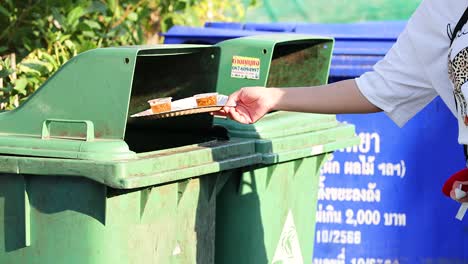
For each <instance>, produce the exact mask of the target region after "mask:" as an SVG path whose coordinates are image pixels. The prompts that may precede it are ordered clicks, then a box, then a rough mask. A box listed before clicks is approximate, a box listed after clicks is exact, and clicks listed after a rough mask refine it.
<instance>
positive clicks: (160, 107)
mask: <svg viewBox="0 0 468 264" xmlns="http://www.w3.org/2000/svg"><path fill="white" fill-rule="evenodd" d="M171 102H172V97H164V98H158V99H153V100H149V101H148V103H149V104H150V106H151V111H152V112H153V114H159V113H164V112H169V111H171Z"/></svg>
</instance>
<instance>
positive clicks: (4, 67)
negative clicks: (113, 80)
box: [0, 0, 255, 110]
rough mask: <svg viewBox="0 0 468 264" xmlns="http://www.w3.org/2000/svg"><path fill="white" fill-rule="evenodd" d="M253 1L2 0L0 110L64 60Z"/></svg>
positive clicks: (224, 17)
mask: <svg viewBox="0 0 468 264" xmlns="http://www.w3.org/2000/svg"><path fill="white" fill-rule="evenodd" d="M253 4H255V2H254V1H251V0H250V1H248V2H242V1H230V0H198V1H196V0H1V1H0V110H5V109H7V110H9V109H13V108H15V107H17V106H18V105H19V104H20V103H21V102H22V101H24V100H25V99H26V98H27V97H28V96H29V95H30V94H32V93H33V92H34V91H35V90H36V89H37V88H39V86H40V85H41V84H42V83H43V82H44V81H45V80H46V79H47V78H49V77H50V76H51V75H52V74H53V73H54V72H55V71H56V70H57V69H58V68H59V67H60V66H61V65H62V64H63V63H65V62H66V61H67V60H69V59H70V58H72V57H73V56H75V55H77V54H78V53H81V52H83V51H86V50H89V49H94V48H98V47H108V46H120V45H137V44H154V43H159V42H160V38H159V34H158V33H160V32H165V31H166V30H167V29H168V28H170V27H171V26H172V25H174V24H179V25H193V26H197V25H202V24H203V23H204V22H205V21H207V20H213V21H215V20H216V21H238V20H240V19H242V17H243V16H244V13H245V10H246V7H247V6H250V5H253Z"/></svg>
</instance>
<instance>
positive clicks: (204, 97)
mask: <svg viewBox="0 0 468 264" xmlns="http://www.w3.org/2000/svg"><path fill="white" fill-rule="evenodd" d="M193 97H194V98H195V100H196V102H197V106H198V107H207V106H216V105H217V104H218V93H204V94H196V95H194V96H193Z"/></svg>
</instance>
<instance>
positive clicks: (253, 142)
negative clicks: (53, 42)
mask: <svg viewBox="0 0 468 264" xmlns="http://www.w3.org/2000/svg"><path fill="white" fill-rule="evenodd" d="M238 41H239V42H237V43H236V42H226V43H224V44H220V45H219V46H200V45H162V46H154V47H121V48H106V49H96V50H92V51H89V52H85V53H83V54H80V55H79V56H77V57H75V58H73V59H72V60H70V61H69V62H68V63H67V64H66V65H64V66H63V67H62V68H61V69H60V70H59V71H58V72H57V73H56V74H55V75H54V76H52V77H51V78H50V79H49V80H48V81H47V82H46V83H45V84H44V85H43V86H42V87H41V88H40V89H39V90H38V91H37V92H36V93H35V94H34V95H33V96H31V97H30V98H29V99H28V100H27V101H26V102H24V103H23V104H22V105H21V106H20V107H19V108H17V109H16V110H13V111H9V112H2V113H0V215H1V219H3V221H0V235H2V236H3V239H0V263H9V264H16V263H19V264H24V263H28V264H36V263H37V264H45V263H47V264H49V263H67V264H68V263H70V264H74V263H80V264H81V263H89V264H95V263H115V264H120V263H122V264H123V263H125V264H127V263H203V264H205V263H208V264H209V263H214V262H215V258H216V260H218V261H217V262H218V263H249V261H250V263H263V261H270V262H271V261H276V260H277V259H281V258H280V257H275V256H276V255H277V254H276V253H275V252H280V253H281V252H283V251H277V250H276V248H275V249H272V248H273V247H276V245H275V246H271V245H273V244H277V243H278V241H276V240H278V239H279V238H280V237H281V239H282V240H284V239H283V238H284V237H285V236H283V235H281V232H282V230H283V229H284V228H283V227H284V226H287V227H289V226H291V224H290V223H291V222H292V223H293V225H294V226H295V227H297V230H298V231H299V232H301V234H298V237H299V238H298V239H299V242H300V246H301V253H302V254H303V256H307V255H309V254H310V252H311V248H312V244H311V243H310V245H309V242H310V241H311V238H310V233H311V232H312V231H313V226H314V222H313V218H310V217H307V216H313V212H314V210H315V208H314V204H313V196H314V195H313V193H314V185H315V184H316V181H317V180H316V178H317V177H316V175H317V173H318V172H317V171H318V168H319V165H320V163H321V161H323V160H324V156H325V153H328V152H331V151H333V150H335V149H337V148H339V147H343V146H345V145H350V144H353V143H355V142H356V141H357V140H356V137H355V136H354V130H353V127H352V126H350V125H341V124H339V123H338V122H336V120H335V118H334V116H326V115H308V114H298V113H283V112H277V113H272V114H270V115H269V116H267V117H266V118H265V119H264V120H262V121H261V122H259V123H258V124H256V125H250V126H243V125H239V124H235V123H233V122H230V121H228V120H218V119H216V120H214V118H213V117H212V116H210V115H207V114H201V115H190V116H179V117H174V118H166V119H154V118H152V117H140V118H132V117H131V115H132V114H134V113H139V112H140V111H142V110H144V109H146V108H148V104H147V100H149V99H153V98H159V97H168V96H170V97H173V98H174V99H179V98H184V97H187V96H191V95H193V94H197V93H205V92H213V91H218V92H221V93H224V94H229V93H230V92H232V91H234V90H235V89H238V88H239V87H242V86H247V85H266V84H267V85H269V86H276V85H278V86H280V85H281V86H285V85H290V86H292V85H299V84H301V82H302V81H304V80H307V83H302V85H313V84H318V83H321V82H324V80H326V78H327V75H328V66H329V63H330V54H331V48H332V40H330V39H326V38H314V37H310V36H308V37H303V36H299V35H297V36H286V35H281V36H264V37H258V38H255V37H254V38H250V39H249V38H245V39H239V40H238ZM234 56H235V57H234ZM294 65H296V66H297V67H296V68H295V69H297V70H295V71H291V72H289V73H288V72H287V70H288V69H293V66H294ZM302 67H308V68H309V69H311V70H309V71H306V70H305V69H302ZM299 68H300V69H301V70H299ZM268 73H270V76H269V77H268ZM272 73H274V74H272ZM228 133H229V134H230V135H231V138H230V139H229V137H228ZM293 179H295V180H294V181H293ZM249 181H250V182H249ZM225 184H226V185H225ZM223 186H224V187H223ZM283 187H284V188H283ZM249 188H250V189H249ZM259 188H263V189H264V191H263V189H262V190H260V189H259ZM234 189H235V190H239V191H241V192H240V194H243V195H238V194H239V193H238V192H236V191H234ZM295 191H303V192H308V194H307V195H310V197H311V201H310V203H307V202H306V199H307V198H306V195H305V194H302V195H300V196H298V195H297V194H294V195H292V194H291V193H292V192H295ZM247 197H253V198H248V199H249V200H247V201H246V202H245V203H244V202H243V200H242V199H245V198H247ZM255 197H256V198H255ZM279 197H283V198H284V199H283V198H282V199H280V198H279ZM278 199H279V200H280V201H282V202H283V203H282V204H278V206H275V203H277V201H278ZM260 202H261V204H260V206H259V203H260ZM307 204H310V210H309V208H304V210H299V209H298V208H299V207H301V209H302V207H305V206H307ZM230 210H232V211H230ZM290 215H291V216H290ZM305 215H306V216H305ZM242 216H244V221H241V220H242ZM267 216H268V217H267ZM266 219H269V220H266ZM289 219H292V220H289ZM257 220H261V222H259V221H257ZM270 220H271V221H270ZM285 223H288V224H287V225H285ZM248 225H249V226H248ZM306 225H309V226H308V227H305V226H306ZM249 228H250V229H251V230H253V231H255V232H253V233H249V232H248V231H249V230H250V229H249ZM288 230H289V229H288ZM246 232H247V233H249V236H244V235H242V234H246ZM236 233H238V234H236ZM283 233H284V232H283ZM302 233H303V234H302ZM278 234H279V235H278ZM302 235H304V237H302ZM249 239H250V240H252V241H248V240H249ZM236 241H237V242H238V243H242V245H239V244H237V247H236V250H237V249H242V252H241V253H242V254H248V255H243V256H236V255H235V254H234V253H235V252H234V251H232V250H233V249H229V248H228V247H229V245H232V243H235V242H236ZM284 241H286V242H285V243H288V241H289V240H287V239H286V240H284ZM261 242H262V243H265V248H264V249H262V250H259V251H256V250H254V249H261V248H258V247H257V246H258V245H259V244H261ZM252 243H253V244H252ZM294 243H295V242H294ZM246 245H252V246H255V247H256V248H255V247H253V248H248V247H247V246H246ZM307 247H310V248H307ZM279 248H282V247H279ZM272 250H273V251H274V252H273V253H275V254H273V255H272V253H271V252H270V251H272ZM294 250H296V249H294ZM280 253H278V254H279V255H278V256H282V255H281V254H280ZM215 255H216V256H215ZM223 256H224V258H222V257H223ZM294 256H296V257H297V254H296V255H294ZM244 260H245V261H244Z"/></svg>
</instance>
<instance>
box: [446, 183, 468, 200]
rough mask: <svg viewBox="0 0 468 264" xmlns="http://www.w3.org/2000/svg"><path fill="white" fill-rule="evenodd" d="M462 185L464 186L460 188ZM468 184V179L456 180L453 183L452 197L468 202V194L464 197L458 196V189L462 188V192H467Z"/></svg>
mask: <svg viewBox="0 0 468 264" xmlns="http://www.w3.org/2000/svg"><path fill="white" fill-rule="evenodd" d="M460 186H462V188H460ZM467 186H468V181H454V182H453V185H452V190H451V191H450V198H452V199H453V200H455V201H458V202H460V203H467V202H468V195H465V196H464V197H457V195H456V189H459V190H461V191H462V192H466V187H467Z"/></svg>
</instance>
